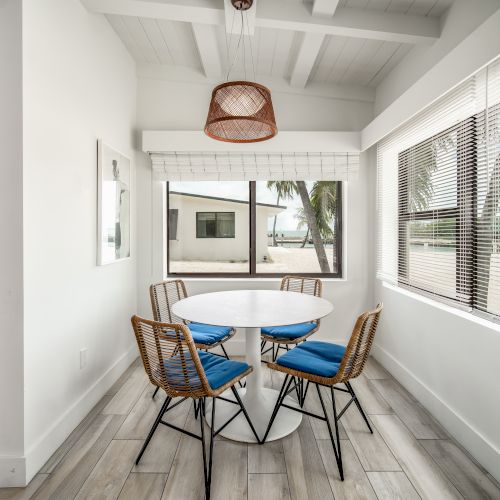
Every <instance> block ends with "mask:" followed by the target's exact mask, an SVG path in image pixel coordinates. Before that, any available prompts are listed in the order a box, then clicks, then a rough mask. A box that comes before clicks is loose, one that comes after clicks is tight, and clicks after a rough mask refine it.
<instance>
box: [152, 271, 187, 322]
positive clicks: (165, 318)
mask: <svg viewBox="0 0 500 500" xmlns="http://www.w3.org/2000/svg"><path fill="white" fill-rule="evenodd" d="M149 295H150V297H151V307H152V308H153V317H154V319H155V321H162V322H166V323H184V320H182V319H181V318H179V317H178V316H176V315H175V314H174V313H173V312H172V306H173V305H174V304H175V303H176V302H179V300H182V299H185V298H186V297H187V296H188V294H187V292H186V286H185V285H184V281H182V280H171V281H162V282H161V283H156V284H154V285H151V286H150V287H149Z"/></svg>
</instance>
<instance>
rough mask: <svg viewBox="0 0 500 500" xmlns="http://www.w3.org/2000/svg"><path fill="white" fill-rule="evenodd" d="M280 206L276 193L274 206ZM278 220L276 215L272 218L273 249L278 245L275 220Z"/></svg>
mask: <svg viewBox="0 0 500 500" xmlns="http://www.w3.org/2000/svg"><path fill="white" fill-rule="evenodd" d="M279 204H280V193H278V198H277V200H276V205H279ZM277 218H278V215H275V216H274V222H273V247H277V246H278V244H277V243H276V219H277Z"/></svg>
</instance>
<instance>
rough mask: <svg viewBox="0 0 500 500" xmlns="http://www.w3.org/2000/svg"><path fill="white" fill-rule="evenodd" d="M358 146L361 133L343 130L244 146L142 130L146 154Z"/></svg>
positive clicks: (200, 135) (355, 149)
mask: <svg viewBox="0 0 500 500" xmlns="http://www.w3.org/2000/svg"><path fill="white" fill-rule="evenodd" d="M360 146H361V141H360V133H359V132H346V131H339V132H326V131H322V130H317V131H296V130H294V131H280V133H279V134H278V135H277V136H276V137H273V139H272V140H270V141H264V142H252V143H246V144H245V143H243V144H242V143H239V144H235V143H230V142H223V141H214V140H213V139H210V137H208V136H207V135H206V134H205V133H204V132H203V131H202V130H143V131H142V150H143V151H144V152H145V153H161V152H166V151H179V152H181V151H211V152H212V151H213V152H217V151H223V152H227V151H237V152H242V151H249V152H259V151H261V152H266V153H275V152H276V153H282V152H283V151H287V152H296V153H308V152H311V151H328V152H342V153H359V151H360Z"/></svg>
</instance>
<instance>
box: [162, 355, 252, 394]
mask: <svg viewBox="0 0 500 500" xmlns="http://www.w3.org/2000/svg"><path fill="white" fill-rule="evenodd" d="M198 356H199V358H200V361H201V364H202V366H203V370H204V371H205V375H206V377H207V380H208V383H209V384H210V387H211V388H212V389H218V388H219V387H220V386H222V385H224V384H225V383H227V382H229V381H230V380H232V379H233V378H235V377H237V376H238V375H240V374H241V373H243V372H244V371H245V370H246V369H247V368H248V365H247V364H246V363H244V362H242V361H233V360H232V359H227V358H223V357H222V356H217V355H216V354H210V353H209V352H204V351H198ZM183 363H184V365H185V366H186V368H187V370H188V371H189V372H190V375H189V377H190V381H191V385H192V386H193V387H196V386H199V385H200V384H201V382H200V379H199V377H198V373H197V372H196V369H195V367H194V362H193V361H192V359H191V355H190V353H189V351H187V350H186V351H184V353H183ZM164 365H165V371H166V375H167V381H168V383H169V385H170V386H171V387H172V388H176V389H179V390H185V388H186V380H185V378H184V375H185V374H184V371H183V370H182V367H181V363H180V358H179V354H177V355H175V356H173V357H171V358H169V359H167V360H166V361H165V364H164Z"/></svg>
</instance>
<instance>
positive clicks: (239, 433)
mask: <svg viewBox="0 0 500 500" xmlns="http://www.w3.org/2000/svg"><path fill="white" fill-rule="evenodd" d="M238 393H239V395H240V396H241V400H242V401H243V404H244V405H245V408H246V410H247V412H248V414H249V415H250V418H251V420H252V423H253V425H254V427H255V430H256V431H257V434H258V435H259V438H260V439H262V438H263V437H264V434H265V432H266V429H267V426H268V425H269V419H270V418H271V413H272V412H273V409H274V405H275V404H276V400H277V399H278V393H279V391H276V390H274V389H268V388H262V389H260V391H259V393H258V394H257V395H256V396H255V397H253V398H249V396H248V395H247V391H246V389H245V388H243V389H238ZM222 396H223V397H225V398H227V399H231V400H232V401H234V400H235V398H234V395H233V393H232V391H231V390H228V391H225V392H224V393H222ZM285 403H286V404H288V405H289V406H296V407H297V408H298V407H299V405H298V404H297V401H295V400H294V399H292V398H291V397H290V396H288V397H286V398H285ZM216 405H217V406H216V409H215V429H216V430H217V429H219V428H220V426H221V425H223V424H224V422H227V421H228V420H229V419H230V418H231V416H232V415H234V414H235V413H236V412H237V411H238V410H239V406H238V405H237V404H236V405H235V404H232V403H227V402H226V401H222V400H220V399H218V400H217V403H216ZM211 407H212V405H211V403H210V404H209V405H208V404H207V410H206V421H207V423H208V425H210V426H211V422H210V420H211V413H210V408H211ZM301 421H302V414H301V413H299V412H296V411H293V410H289V409H288V408H283V407H281V408H280V410H279V412H278V415H277V416H276V419H275V420H274V423H273V426H272V428H271V431H270V432H269V434H268V436H267V439H266V442H267V441H274V440H276V439H281V438H283V437H285V436H287V435H288V434H291V433H292V432H293V431H294V430H295V429H296V428H297V427H298V426H299V425H300V422H301ZM220 435H221V436H223V437H225V438H227V439H232V440H233V441H241V442H244V443H255V442H256V440H255V436H254V435H253V433H252V429H250V426H249V425H248V422H247V421H246V419H245V416H244V415H243V412H241V413H240V414H239V415H238V416H237V417H236V418H235V419H234V420H233V421H232V422H231V423H230V424H229V425H228V426H227V427H225V428H224V429H223V430H222V431H221V433H220Z"/></svg>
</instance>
